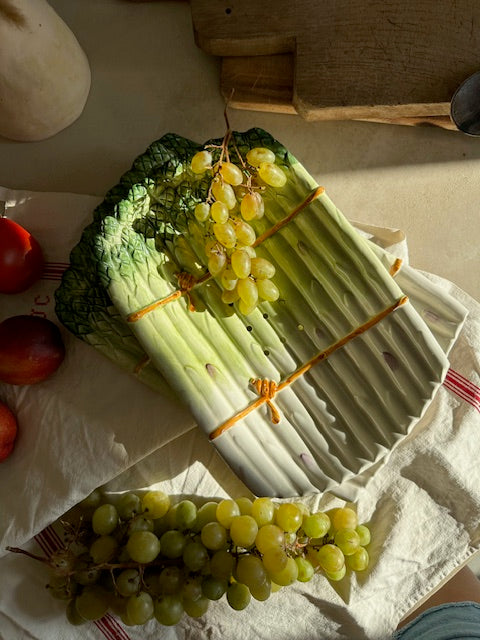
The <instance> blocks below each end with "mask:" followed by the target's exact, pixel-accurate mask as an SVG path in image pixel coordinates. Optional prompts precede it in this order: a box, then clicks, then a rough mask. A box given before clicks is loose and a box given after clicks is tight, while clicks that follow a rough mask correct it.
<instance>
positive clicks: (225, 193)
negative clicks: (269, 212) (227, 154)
mask: <svg viewBox="0 0 480 640" xmlns="http://www.w3.org/2000/svg"><path fill="white" fill-rule="evenodd" d="M223 155H224V154H223V153H222V155H221V158H220V160H219V161H218V162H216V163H214V164H213V165H212V163H213V158H212V153H211V152H210V151H209V150H207V149H205V150H203V151H199V152H198V153H196V154H195V155H194V156H193V158H192V161H191V169H192V171H193V172H194V173H196V174H204V173H206V172H207V171H209V172H211V174H212V181H211V185H210V188H209V192H208V196H207V199H206V201H205V202H200V203H199V204H197V205H196V207H195V211H194V214H195V218H196V220H197V221H198V222H199V223H200V224H201V225H202V227H203V233H204V246H205V254H206V259H207V264H208V270H209V272H210V274H211V275H212V276H213V277H214V278H216V280H217V282H218V283H219V285H220V286H221V288H222V300H223V302H225V304H232V303H238V309H239V311H240V312H241V313H242V314H244V315H248V314H249V313H251V312H252V311H253V310H254V309H255V307H256V306H257V304H258V302H259V301H260V300H267V301H270V302H274V301H275V300H277V299H278V297H279V295H280V292H279V290H278V287H277V286H276V285H275V283H274V282H273V281H272V278H273V276H274V275H275V267H274V265H273V264H272V263H271V262H270V261H269V260H266V259H265V258H261V257H257V254H256V251H255V249H254V247H253V245H254V244H255V241H256V239H257V237H256V232H255V230H254V228H253V226H252V224H251V223H252V222H253V221H254V220H258V219H260V218H262V217H263V215H264V201H263V198H262V190H261V185H260V183H263V184H265V185H269V186H271V187H276V188H280V187H283V186H284V185H285V183H286V181H287V177H286V175H285V173H284V172H283V170H282V169H281V168H280V167H279V166H278V165H277V164H275V154H274V153H273V151H271V150H270V149H266V148H264V147H255V148H253V149H250V151H248V153H247V155H246V161H243V159H241V166H238V165H236V164H234V163H233V162H230V160H228V159H225V160H224V159H223Z"/></svg>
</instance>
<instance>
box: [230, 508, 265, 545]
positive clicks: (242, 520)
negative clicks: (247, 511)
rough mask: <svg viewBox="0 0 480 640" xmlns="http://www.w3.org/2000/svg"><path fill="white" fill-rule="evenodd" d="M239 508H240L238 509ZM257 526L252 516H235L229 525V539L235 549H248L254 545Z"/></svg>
mask: <svg viewBox="0 0 480 640" xmlns="http://www.w3.org/2000/svg"><path fill="white" fill-rule="evenodd" d="M237 505H238V503H237ZM239 508H240V507H239ZM257 533H258V524H257V521H256V520H255V518H253V517H252V516H242V515H240V516H235V517H234V518H233V520H232V524H231V525H230V537H231V538H232V542H233V544H235V545H236V546H237V547H244V548H245V549H248V548H249V547H251V546H253V545H254V544H255V538H256V537H257Z"/></svg>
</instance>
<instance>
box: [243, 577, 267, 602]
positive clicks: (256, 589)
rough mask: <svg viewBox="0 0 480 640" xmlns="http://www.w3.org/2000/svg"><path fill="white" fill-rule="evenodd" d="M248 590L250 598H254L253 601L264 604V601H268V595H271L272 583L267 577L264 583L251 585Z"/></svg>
mask: <svg viewBox="0 0 480 640" xmlns="http://www.w3.org/2000/svg"><path fill="white" fill-rule="evenodd" d="M249 589H250V593H251V594H252V597H253V598H255V600H259V601H260V602H264V601H265V600H268V598H269V597H270V594H271V593H272V582H271V580H270V578H268V577H267V579H266V580H265V582H262V584H256V585H253V586H251V587H249Z"/></svg>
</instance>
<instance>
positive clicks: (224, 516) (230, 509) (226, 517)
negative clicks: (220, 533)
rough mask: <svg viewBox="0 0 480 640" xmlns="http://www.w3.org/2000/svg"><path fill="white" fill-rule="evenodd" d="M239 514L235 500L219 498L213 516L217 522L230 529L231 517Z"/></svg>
mask: <svg viewBox="0 0 480 640" xmlns="http://www.w3.org/2000/svg"><path fill="white" fill-rule="evenodd" d="M239 515H240V507H239V506H238V504H237V503H236V502H235V500H229V499H226V500H220V502H219V503H218V505H217V510H216V513H215V516H216V518H217V520H218V522H219V523H220V524H221V525H223V526H224V527H225V529H230V525H231V524H232V520H233V518H234V517H235V516H239Z"/></svg>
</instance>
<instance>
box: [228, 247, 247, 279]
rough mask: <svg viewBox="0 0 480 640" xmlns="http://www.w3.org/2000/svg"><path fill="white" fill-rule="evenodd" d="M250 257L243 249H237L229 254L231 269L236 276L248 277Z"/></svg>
mask: <svg viewBox="0 0 480 640" xmlns="http://www.w3.org/2000/svg"><path fill="white" fill-rule="evenodd" d="M251 262H252V261H251V258H250V256H249V255H248V253H247V252H246V251H244V250H243V249H237V250H236V251H234V252H233V253H232V255H231V256H230V263H231V265H232V271H233V273H234V274H235V275H236V276H237V278H240V279H242V278H248V276H249V275H250V266H251Z"/></svg>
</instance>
